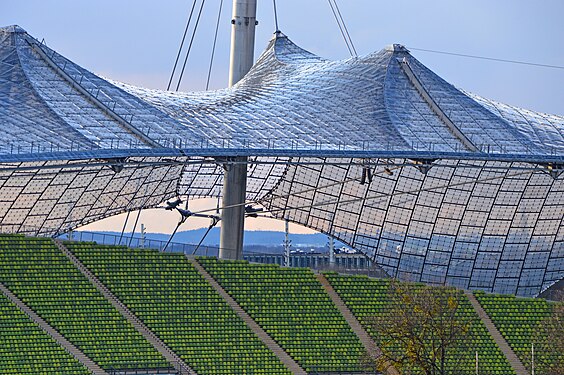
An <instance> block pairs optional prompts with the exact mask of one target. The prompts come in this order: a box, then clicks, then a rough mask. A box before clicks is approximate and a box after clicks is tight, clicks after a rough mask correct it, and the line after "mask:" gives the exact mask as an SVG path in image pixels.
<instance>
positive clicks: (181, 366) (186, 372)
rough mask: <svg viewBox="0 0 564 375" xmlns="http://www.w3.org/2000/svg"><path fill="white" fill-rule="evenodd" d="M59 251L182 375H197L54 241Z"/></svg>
mask: <svg viewBox="0 0 564 375" xmlns="http://www.w3.org/2000/svg"><path fill="white" fill-rule="evenodd" d="M53 242H54V243H55V245H57V247H58V248H59V250H61V252H62V253H63V254H65V256H66V257H67V258H68V259H69V260H70V261H71V262H72V263H73V264H74V265H75V267H76V268H78V270H79V271H80V272H81V273H82V274H83V275H84V276H85V277H86V278H87V279H88V280H90V282H91V283H92V285H94V286H95V287H96V289H98V291H99V292H100V293H102V294H103V295H104V297H105V298H106V299H107V300H108V301H109V302H110V303H111V304H112V306H114V307H115V308H116V310H118V311H119V312H120V313H121V314H122V315H123V317H124V318H125V319H127V321H128V322H129V323H130V324H131V325H132V326H133V327H134V328H135V329H136V330H137V331H138V332H139V333H140V334H141V335H142V336H143V337H144V338H145V340H147V341H148V342H149V343H150V344H151V345H153V347H154V348H155V349H156V350H157V351H158V352H159V353H160V354H161V355H162V356H163V357H164V358H165V359H166V360H167V361H168V362H169V363H170V364H171V365H172V366H173V367H174V368H175V369H176V370H177V371H178V372H179V374H181V375H195V374H196V372H195V371H194V370H192V368H190V366H188V364H187V363H186V362H184V360H183V359H182V358H180V356H178V355H177V354H176V353H175V352H174V351H173V350H172V349H170V348H169V347H168V346H167V345H166V344H165V343H164V342H163V341H162V340H161V339H160V338H159V337H158V336H157V335H156V334H155V333H154V332H153V331H151V330H150V329H149V328H148V327H147V326H146V325H145V323H143V322H142V321H141V320H140V319H139V318H138V317H137V316H136V315H135V314H133V312H131V310H129V308H128V307H127V306H125V304H124V303H123V302H121V301H120V300H119V299H118V298H117V297H116V296H115V295H114V294H113V293H112V292H111V291H110V290H109V289H108V288H107V287H106V286H105V285H104V284H103V283H102V282H101V281H100V280H99V279H98V278H97V277H96V276H95V275H94V274H93V273H92V272H91V271H90V270H89V269H88V268H87V267H86V266H85V265H84V264H82V262H81V261H80V260H79V259H78V258H77V257H76V256H75V255H74V254H73V253H72V252H71V251H70V250H69V249H67V247H66V246H65V245H64V244H63V242H62V241H60V240H57V239H53Z"/></svg>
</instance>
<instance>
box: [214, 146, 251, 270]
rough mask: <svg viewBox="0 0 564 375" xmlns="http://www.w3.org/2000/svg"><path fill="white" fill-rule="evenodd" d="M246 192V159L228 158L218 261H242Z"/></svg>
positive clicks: (224, 174) (225, 170) (224, 176)
mask: <svg viewBox="0 0 564 375" xmlns="http://www.w3.org/2000/svg"><path fill="white" fill-rule="evenodd" d="M246 190H247V157H246V156H243V157H235V158H230V159H229V160H228V161H227V162H226V163H225V164H224V166H223V211H222V214H221V234H220V237H219V258H220V259H243V235H244V233H245V202H246V197H245V194H246Z"/></svg>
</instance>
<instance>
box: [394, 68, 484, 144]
mask: <svg viewBox="0 0 564 375" xmlns="http://www.w3.org/2000/svg"><path fill="white" fill-rule="evenodd" d="M398 63H399V65H400V67H401V70H403V72H404V73H405V75H406V76H407V78H408V80H409V82H411V84H412V85H413V87H415V90H417V92H418V93H419V95H421V98H423V100H424V101H425V102H426V103H427V104H428V105H429V107H431V110H432V111H433V112H434V113H435V114H436V115H437V116H438V117H439V119H440V120H441V121H442V122H443V123H444V124H445V125H446V127H447V128H448V129H449V130H450V132H451V133H452V134H453V135H454V136H455V137H456V138H458V140H459V141H460V142H461V143H462V144H463V145H464V146H465V147H466V148H467V149H468V150H470V151H473V152H480V149H479V148H478V147H476V146H475V145H474V144H473V143H472V141H470V139H469V138H468V137H466V136H465V135H464V133H462V132H461V131H460V129H459V128H458V127H457V126H456V125H455V124H454V123H453V122H452V121H451V119H450V118H449V117H448V116H447V114H446V113H444V112H443V110H442V109H441V107H439V105H438V104H437V103H436V102H435V101H434V100H433V98H432V97H431V95H430V94H429V92H428V91H427V90H426V89H425V87H424V86H423V84H422V83H421V81H419V78H417V76H416V75H415V73H414V72H413V70H412V69H411V67H410V66H409V62H408V61H407V59H406V58H405V57H404V58H403V59H398Z"/></svg>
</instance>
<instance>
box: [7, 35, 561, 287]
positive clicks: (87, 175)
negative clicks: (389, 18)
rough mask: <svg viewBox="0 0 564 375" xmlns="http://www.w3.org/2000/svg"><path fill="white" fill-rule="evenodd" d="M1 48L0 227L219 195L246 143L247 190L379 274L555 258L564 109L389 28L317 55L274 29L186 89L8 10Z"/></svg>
mask: <svg viewBox="0 0 564 375" xmlns="http://www.w3.org/2000/svg"><path fill="white" fill-rule="evenodd" d="M0 61H2V63H1V64H0V123H1V125H2V129H3V133H2V135H1V136H0V219H1V225H2V229H3V230H7V231H12V232H23V233H29V234H42V235H54V234H58V233H62V232H64V231H67V230H70V229H72V228H76V227H78V226H81V225H84V224H86V223H90V222H93V221H96V220H99V219H102V218H104V217H108V216H111V215H115V214H117V213H120V212H125V211H130V210H136V209H139V208H142V207H154V206H157V205H159V204H160V203H161V202H163V201H164V200H165V199H168V198H171V197H174V196H176V195H180V194H181V195H184V194H187V195H189V196H191V197H206V196H212V197H217V196H219V195H221V186H222V184H223V164H224V163H226V162H229V160H230V159H229V158H230V157H232V156H247V157H248V162H249V164H248V167H247V170H248V176H249V177H248V187H247V199H249V200H250V201H254V202H260V203H262V204H263V205H264V206H265V207H266V208H267V209H269V210H270V212H271V213H272V215H273V216H274V217H277V218H280V219H283V218H287V219H289V220H291V221H293V222H296V223H299V224H302V225H304V226H307V227H310V228H314V229H317V230H319V231H322V232H324V233H327V234H330V235H332V236H334V237H335V238H338V239H340V240H341V241H343V242H345V243H347V244H349V245H351V246H352V247H354V248H355V249H358V250H360V251H363V252H364V253H365V254H367V255H368V256H369V257H370V258H371V259H374V260H375V261H376V262H377V263H378V264H379V265H380V266H381V267H383V268H384V269H385V270H386V271H387V272H388V274H389V275H390V276H397V277H399V278H401V279H407V280H417V281H423V282H427V283H437V284H442V283H446V284H450V285H456V286H459V287H463V288H472V289H484V290H488V291H495V292H500V293H516V294H520V295H528V296H531V295H536V294H538V293H539V292H540V291H541V290H543V289H545V288H547V287H549V286H550V285H551V284H553V283H554V282H556V281H558V280H559V279H561V278H562V276H563V274H564V225H563V224H562V222H563V220H564V219H563V216H564V207H563V206H564V194H563V193H564V186H563V177H562V175H561V171H562V165H563V164H564V157H563V155H564V117H562V116H556V115H548V114H541V113H536V112H533V111H528V110H524V109H519V108H515V107H511V106H508V105H504V104H501V103H497V102H494V101H491V100H487V99H484V98H481V97H478V96H476V95H473V94H469V93H466V92H464V91H461V90H458V89H457V88H455V87H453V86H452V85H450V84H448V83H447V82H445V81H444V80H442V79H441V78H440V77H438V76H437V75H436V74H435V73H433V72H432V71H430V70H429V69H427V68H426V67H425V66H423V65H422V64H421V63H420V62H419V61H417V60H416V59H415V58H414V57H413V56H411V54H410V53H409V51H408V50H407V49H405V48H404V47H402V46H400V45H393V46H390V47H387V48H385V49H383V50H381V51H379V52H375V53H372V54H369V55H367V56H363V57H358V58H350V59H347V60H343V61H328V60H325V59H323V58H320V57H318V56H315V55H313V54H311V53H309V52H307V51H305V50H303V49H301V48H300V47H298V46H296V45H295V44H294V43H292V42H291V41H290V40H289V39H288V38H287V37H286V36H285V35H284V34H282V33H276V34H275V36H274V37H273V39H272V40H271V42H270V43H269V45H268V46H267V48H266V50H265V52H264V53H263V54H262V55H261V56H260V57H259V59H258V60H257V63H256V64H255V66H254V67H253V68H252V70H251V71H250V72H249V73H248V74H247V76H246V77H244V78H243V80H242V81H240V82H239V83H238V84H237V85H235V86H234V87H233V88H230V89H224V90H217V91H209V92H197V93H183V92H165V91H159V90H149V89H144V88H139V87H134V86H131V85H127V84H123V83H119V82H114V81H110V80H107V79H104V78H101V77H98V76H96V75H95V74H93V73H91V72H89V71H87V70H86V69H84V68H82V67H80V66H78V65H76V64H74V63H72V62H71V61H69V60H68V59H66V58H64V57H63V56H61V55H59V54H58V53H56V52H55V51H54V50H52V49H50V48H49V47H47V46H46V45H45V44H43V43H40V42H39V41H37V40H36V39H34V38H32V37H31V36H29V35H28V34H27V33H26V32H25V31H24V30H23V29H21V28H19V27H17V26H10V27H6V28H3V29H0ZM368 171H369V172H368Z"/></svg>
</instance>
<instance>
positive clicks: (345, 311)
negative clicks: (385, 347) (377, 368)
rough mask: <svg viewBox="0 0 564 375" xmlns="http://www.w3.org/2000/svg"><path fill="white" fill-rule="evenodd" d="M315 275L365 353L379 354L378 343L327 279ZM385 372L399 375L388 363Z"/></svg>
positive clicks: (380, 353) (374, 355)
mask: <svg viewBox="0 0 564 375" xmlns="http://www.w3.org/2000/svg"><path fill="white" fill-rule="evenodd" d="M316 277H317V280H318V281H319V283H320V284H321V285H322V286H323V288H324V289H325V292H327V294H328V295H329V297H330V298H331V301H333V304H334V305H335V306H336V307H337V309H338V310H339V312H340V313H341V315H342V316H343V318H345V320H346V321H347V323H348V324H349V326H350V327H351V329H352V330H353V332H354V333H355V334H356V336H357V337H358V339H359V340H360V342H361V343H362V345H363V346H364V349H366V351H367V353H368V354H369V355H370V356H371V357H372V358H374V359H376V358H378V357H379V356H381V355H382V350H381V349H380V348H379V347H378V345H376V342H375V341H374V340H373V339H372V337H370V335H369V334H368V332H366V330H365V329H364V328H363V327H362V325H361V324H360V322H359V321H358V319H357V318H356V316H354V314H353V313H352V311H351V310H350V309H349V308H348V307H347V305H346V304H345V302H344V301H343V300H342V299H341V297H340V296H339V294H338V293H337V292H336V291H335V289H334V288H333V286H332V285H331V283H330V282H329V280H327V278H326V277H325V276H324V275H322V274H317V275H316ZM386 374H388V375H399V372H398V370H396V369H395V368H394V367H393V366H392V365H391V364H390V365H389V366H388V367H387V369H386Z"/></svg>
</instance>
